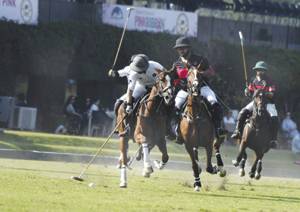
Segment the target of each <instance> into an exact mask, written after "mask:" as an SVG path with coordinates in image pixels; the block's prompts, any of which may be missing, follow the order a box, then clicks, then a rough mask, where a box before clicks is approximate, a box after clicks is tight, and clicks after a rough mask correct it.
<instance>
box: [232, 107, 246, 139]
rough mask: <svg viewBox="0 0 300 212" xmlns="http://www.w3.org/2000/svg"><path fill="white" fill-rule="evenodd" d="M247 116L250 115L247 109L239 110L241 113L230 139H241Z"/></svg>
mask: <svg viewBox="0 0 300 212" xmlns="http://www.w3.org/2000/svg"><path fill="white" fill-rule="evenodd" d="M249 114H250V111H249V110H247V109H242V110H241V112H240V113H239V115H238V120H237V124H236V128H235V130H234V132H233V134H232V135H231V138H233V139H240V138H241V137H242V134H243V129H244V125H245V121H246V119H247V117H248V116H249Z"/></svg>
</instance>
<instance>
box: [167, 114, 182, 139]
mask: <svg viewBox="0 0 300 212" xmlns="http://www.w3.org/2000/svg"><path fill="white" fill-rule="evenodd" d="M179 120H180V111H179V110H178V109H175V110H173V111H172V112H171V116H170V118H169V120H168V123H167V124H168V125H167V126H168V127H167V129H168V135H167V139H168V140H175V139H176V138H177V137H178V125H179Z"/></svg>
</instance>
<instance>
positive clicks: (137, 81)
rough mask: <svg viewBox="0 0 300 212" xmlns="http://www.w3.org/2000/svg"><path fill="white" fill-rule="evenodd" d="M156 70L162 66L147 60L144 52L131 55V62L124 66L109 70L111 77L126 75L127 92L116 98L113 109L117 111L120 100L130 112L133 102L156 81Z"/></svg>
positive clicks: (127, 111) (162, 69)
mask: <svg viewBox="0 0 300 212" xmlns="http://www.w3.org/2000/svg"><path fill="white" fill-rule="evenodd" d="M157 71H164V67H163V66H162V65H161V64H159V63H158V62H155V61H151V60H149V58H148V56H146V55H144V54H137V55H133V56H132V57H131V63H130V64H129V65H128V66H126V67H125V68H123V69H121V70H118V71H115V70H110V72H109V76H111V77H127V80H128V87H127V92H126V93H125V94H124V95H123V96H121V97H120V98H119V99H117V101H116V103H115V107H114V111H115V113H116V115H117V111H118V108H119V106H120V105H121V104H122V102H125V103H126V109H125V111H126V113H127V114H130V113H131V112H132V109H133V104H134V103H135V102H137V101H138V100H139V99H140V98H141V97H143V96H144V95H145V94H146V93H148V92H149V91H150V90H151V88H152V87H153V85H154V84H155V83H156V78H157Z"/></svg>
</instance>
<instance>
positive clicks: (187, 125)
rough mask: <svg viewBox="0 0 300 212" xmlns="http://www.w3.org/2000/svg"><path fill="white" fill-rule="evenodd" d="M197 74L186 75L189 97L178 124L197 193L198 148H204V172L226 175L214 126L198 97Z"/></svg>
mask: <svg viewBox="0 0 300 212" xmlns="http://www.w3.org/2000/svg"><path fill="white" fill-rule="evenodd" d="M199 79H200V76H199V73H198V71H197V70H196V69H191V70H190V71H189V74H188V88H189V89H188V90H189V95H188V99H187V104H186V107H185V110H184V114H183V117H182V120H181V121H180V124H179V129H180V130H179V132H180V138H181V139H182V140H183V141H184V144H185V149H186V151H187V152H188V154H189V155H190V158H191V161H192V168H193V172H194V177H195V181H194V189H195V191H199V190H200V187H201V182H200V173H201V168H200V164H199V160H198V148H199V147H204V148H205V150H206V156H207V160H206V165H207V168H206V171H207V172H209V173H211V174H216V173H217V172H219V174H220V176H221V177H224V176H225V175H226V171H225V170H224V169H223V166H224V165H223V161H222V158H221V154H220V151H219V148H220V145H221V142H220V140H219V139H215V130H214V125H213V123H212V120H211V115H210V113H209V111H208V108H207V104H206V103H205V101H204V99H203V98H202V97H201V96H200V95H199ZM213 148H214V149H215V151H216V158H217V165H218V167H216V166H213V165H212V163H211V157H212V152H213Z"/></svg>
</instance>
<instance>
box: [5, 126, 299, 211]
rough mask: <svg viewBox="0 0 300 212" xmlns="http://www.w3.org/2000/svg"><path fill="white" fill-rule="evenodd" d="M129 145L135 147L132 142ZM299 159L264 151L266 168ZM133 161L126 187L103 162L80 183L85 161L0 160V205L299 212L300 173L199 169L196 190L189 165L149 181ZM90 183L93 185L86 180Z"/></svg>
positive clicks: (29, 140)
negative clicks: (256, 174)
mask: <svg viewBox="0 0 300 212" xmlns="http://www.w3.org/2000/svg"><path fill="white" fill-rule="evenodd" d="M103 141H104V139H99V138H84V137H70V136H57V135H51V134H41V133H29V132H15V131H6V132H5V133H4V134H0V148H10V149H18V150H43V151H58V152H78V153H94V152H95V151H96V150H97V148H98V147H99V146H100V145H101V144H102V142H103ZM130 145H131V146H132V149H131V153H133V152H134V151H135V147H136V146H135V145H132V143H131V144H130ZM168 147H169V152H170V159H171V160H175V159H176V160H184V161H188V157H187V155H186V153H185V150H184V148H183V146H179V145H175V144H168ZM117 148H118V143H117V140H112V141H110V142H109V143H108V145H107V146H106V147H105V149H104V152H103V154H105V155H115V156H116V155H118V150H117ZM222 152H223V158H224V160H225V163H226V164H227V165H229V164H228V163H230V160H231V159H232V157H234V155H235V154H236V147H233V146H227V147H226V146H224V147H222ZM158 156H159V153H158V152H157V151H155V152H154V157H158ZM100 157H101V156H100ZM201 158H202V159H203V156H202V157H201ZM296 159H299V157H298V156H295V155H293V154H291V153H290V152H289V151H286V150H275V151H271V152H270V153H269V154H267V155H266V157H265V160H264V166H268V167H269V168H274V169H276V168H277V169H280V170H282V171H283V172H284V171H285V170H289V171H294V172H295V173H300V166H299V165H295V164H293V161H294V160H296ZM250 160H251V157H250ZM136 165H137V162H136V163H135V164H133V170H131V171H128V188H126V189H120V188H119V187H118V186H119V170H118V169H116V168H115V167H114V166H109V165H107V164H94V165H92V166H91V167H90V168H89V169H88V171H87V175H85V179H86V180H85V181H84V182H77V181H73V180H71V179H70V177H71V176H74V175H75V176H77V175H78V174H79V172H80V171H81V170H82V168H83V167H84V164H80V163H67V162H49V161H31V160H14V159H0V172H1V175H0V189H1V192H0V211H300V179H290V178H278V177H274V178H273V177H265V176H264V170H263V173H262V174H263V176H262V178H261V180H259V181H256V180H250V179H249V178H248V177H247V176H246V177H244V178H240V177H238V176H237V175H236V174H231V175H228V176H227V177H226V178H220V177H218V176H216V175H209V174H207V173H205V172H203V173H202V174H201V180H202V184H203V187H202V190H201V191H200V192H194V191H193V188H192V184H193V176H192V171H191V170H190V171H180V170H179V171H178V170H176V171H175V170H170V169H165V170H162V171H159V170H155V172H154V173H153V175H152V176H151V178H149V179H147V178H143V177H142V176H141V171H142V170H141V168H140V166H136ZM278 167H279V168H278ZM91 182H93V183H94V184H95V186H94V187H89V186H88V184H89V183H91Z"/></svg>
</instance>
